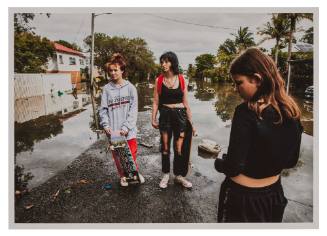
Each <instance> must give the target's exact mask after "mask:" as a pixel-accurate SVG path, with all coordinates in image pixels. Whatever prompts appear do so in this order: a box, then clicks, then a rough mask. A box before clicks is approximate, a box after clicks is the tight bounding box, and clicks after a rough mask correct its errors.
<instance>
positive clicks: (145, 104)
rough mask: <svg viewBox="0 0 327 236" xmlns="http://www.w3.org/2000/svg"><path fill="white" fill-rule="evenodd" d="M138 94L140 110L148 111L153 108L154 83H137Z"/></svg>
mask: <svg viewBox="0 0 327 236" xmlns="http://www.w3.org/2000/svg"><path fill="white" fill-rule="evenodd" d="M135 85H136V89H137V94H138V109H139V111H146V110H149V109H151V107H152V101H153V84H151V83H138V84H135Z"/></svg>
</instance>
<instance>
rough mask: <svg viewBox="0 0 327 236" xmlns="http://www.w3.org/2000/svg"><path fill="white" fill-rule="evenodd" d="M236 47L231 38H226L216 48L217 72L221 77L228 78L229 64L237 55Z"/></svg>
mask: <svg viewBox="0 0 327 236" xmlns="http://www.w3.org/2000/svg"><path fill="white" fill-rule="evenodd" d="M237 51H238V49H237V48H236V45H235V42H234V41H233V40H231V39H226V40H225V42H224V43H223V44H221V45H220V46H219V48H218V52H217V61H218V62H219V67H218V74H219V76H220V77H222V78H228V74H229V71H228V70H229V65H230V63H231V62H232V61H233V59H234V58H235V57H236V55H237Z"/></svg>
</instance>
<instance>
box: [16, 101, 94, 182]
mask: <svg viewBox="0 0 327 236" xmlns="http://www.w3.org/2000/svg"><path fill="white" fill-rule="evenodd" d="M85 109H86V110H84V111H82V112H77V111H76V113H73V114H70V116H65V117H58V116H57V117H56V116H47V117H43V118H39V119H38V120H34V121H31V122H29V123H26V124H21V125H19V124H18V123H17V124H16V127H15V159H16V161H15V162H16V163H15V164H16V165H18V166H20V167H24V173H30V174H31V175H33V176H34V178H33V179H31V180H30V181H29V183H28V185H29V188H34V187H36V186H38V185H39V184H41V183H43V182H45V181H46V180H47V179H49V178H50V177H52V176H53V175H55V174H56V173H57V172H58V171H59V170H62V169H64V168H65V167H66V166H67V164H68V163H70V162H71V161H72V160H73V159H75V158H76V157H77V156H78V155H79V154H81V153H82V152H83V151H84V150H85V149H86V148H88V147H89V146H90V145H91V144H92V143H94V142H95V141H96V140H97V136H96V133H94V132H92V130H91V129H90V127H89V122H90V119H92V117H91V114H92V106H91V105H87V106H86V107H85ZM40 119H44V120H41V122H40Z"/></svg>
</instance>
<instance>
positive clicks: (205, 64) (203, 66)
mask: <svg viewBox="0 0 327 236" xmlns="http://www.w3.org/2000/svg"><path fill="white" fill-rule="evenodd" d="M195 64H196V74H197V76H198V77H199V78H203V77H204V71H205V70H208V69H213V68H214V65H215V64H216V58H215V56H214V55H212V54H202V55H200V56H197V57H196V58H195Z"/></svg>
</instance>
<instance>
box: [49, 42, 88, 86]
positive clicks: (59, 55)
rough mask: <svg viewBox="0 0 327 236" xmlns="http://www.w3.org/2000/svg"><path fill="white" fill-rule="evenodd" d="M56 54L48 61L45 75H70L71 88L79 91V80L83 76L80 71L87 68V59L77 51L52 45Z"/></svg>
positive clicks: (55, 44) (56, 44) (57, 44)
mask: <svg viewBox="0 0 327 236" xmlns="http://www.w3.org/2000/svg"><path fill="white" fill-rule="evenodd" d="M54 47H55V50H56V53H55V54H54V56H53V57H52V58H51V59H50V60H49V61H48V64H47V68H48V69H47V73H70V74H71V83H72V87H76V88H77V89H81V80H82V78H83V76H85V75H84V74H83V73H82V72H81V70H83V69H85V68H86V67H89V60H88V58H87V57H86V56H85V55H84V54H83V53H82V52H79V51H76V50H74V49H71V48H68V47H66V46H64V45H61V44H59V43H54Z"/></svg>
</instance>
